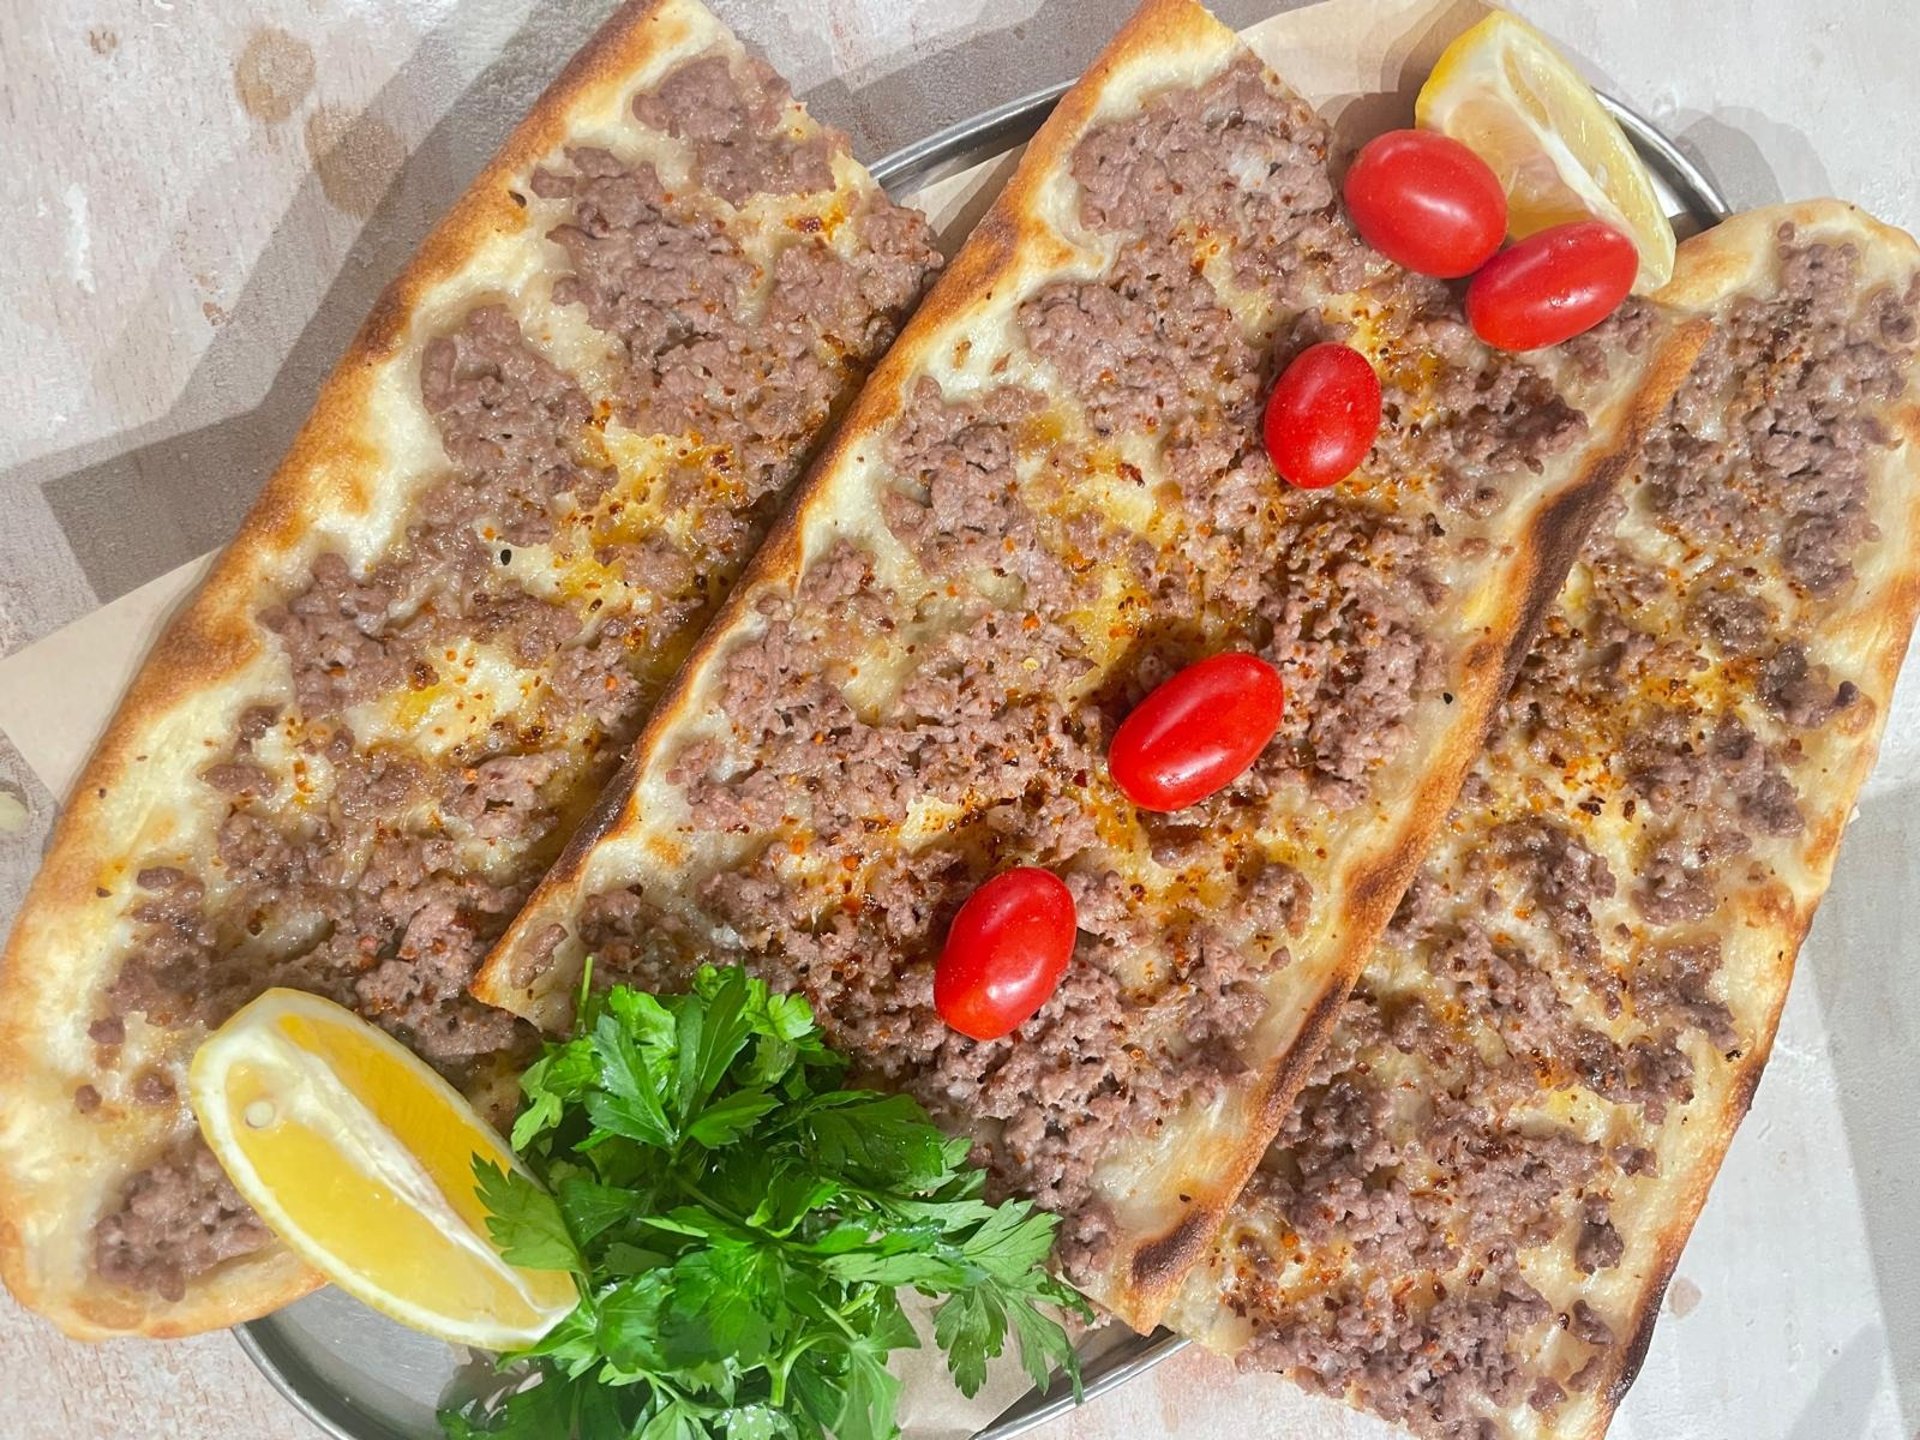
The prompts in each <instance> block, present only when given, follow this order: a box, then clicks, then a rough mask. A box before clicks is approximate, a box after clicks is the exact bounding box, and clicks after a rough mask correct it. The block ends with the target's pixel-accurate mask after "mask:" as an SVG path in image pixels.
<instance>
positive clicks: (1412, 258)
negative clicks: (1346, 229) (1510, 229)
mask: <svg viewBox="0 0 1920 1440" xmlns="http://www.w3.org/2000/svg"><path fill="white" fill-rule="evenodd" d="M1344 193H1345V196H1346V201H1347V213H1348V214H1349V215H1351V216H1352V217H1353V225H1354V228H1355V229H1356V230H1358V231H1359V232H1360V236H1361V238H1362V239H1364V240H1365V241H1366V242H1367V243H1368V244H1369V245H1371V246H1373V248H1374V249H1376V250H1378V251H1379V252H1380V253H1381V254H1382V255H1384V256H1386V257H1387V258H1388V259H1389V260H1392V261H1395V262H1396V263H1398V264H1401V265H1404V266H1406V267H1407V268H1408V269H1409V270H1417V271H1419V272H1420V273H1421V274H1422V275H1437V276H1439V277H1440V278H1441V279H1443V280H1451V279H1453V278H1454V277H1455V276H1459V275H1471V274H1472V273H1473V272H1474V271H1476V270H1478V269H1479V268H1480V267H1481V266H1482V265H1484V264H1486V262H1487V258H1488V257H1489V256H1490V255H1492V254H1493V252H1494V251H1496V250H1498V249H1499V248H1500V242H1501V241H1502V240H1503V239H1505V238H1506V234H1507V196H1506V192H1505V191H1503V190H1502V189H1501V188H1500V177H1499V176H1497V175H1495V174H1494V173H1493V170H1492V169H1491V167H1489V166H1488V164H1487V162H1486V161H1484V160H1482V159H1481V158H1480V157H1479V156H1478V155H1476V154H1474V153H1473V151H1471V150H1469V149H1468V148H1467V147H1466V146H1465V145H1462V144H1461V143H1460V142H1459V141H1458V140H1455V139H1454V138H1452V137H1451V136H1449V135H1439V134H1435V133H1434V132H1433V131H1431V130H1389V131H1388V132H1387V133H1386V134H1384V135H1376V136H1374V138H1373V139H1371V140H1369V141H1368V142H1367V143H1366V145H1365V146H1363V147H1362V148H1361V151H1360V153H1359V154H1358V155H1356V156H1355V157H1354V160H1353V164H1352V166H1351V167H1349V169H1348V170H1347V182H1346V186H1345V190H1344Z"/></svg>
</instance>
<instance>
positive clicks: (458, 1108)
mask: <svg viewBox="0 0 1920 1440" xmlns="http://www.w3.org/2000/svg"><path fill="white" fill-rule="evenodd" d="M187 1088H188V1095H189V1098H190V1099H191V1101H192V1104H193V1109H194V1113H195V1114H196V1115H197V1116H198V1117H199V1120H200V1129H201V1132H202V1133H203V1134H204V1135H205V1136H206V1137H207V1144H208V1145H210V1146H211V1147H212V1148H213V1153H214V1154H215V1155H216V1156H218V1157H219V1159H220V1163H221V1164H222V1165H224V1166H225V1167H226V1169H227V1173H228V1175H230V1176H231V1177H232V1178H233V1183H234V1185H235V1186H236V1187H237V1188H238V1189H239V1191H240V1193H241V1194H242V1195H244V1196H245V1197H246V1198H247V1201H248V1202H249V1203H250V1204H251V1205H252V1206H253V1207H254V1209H256V1210H258V1211H259V1212H260V1218H261V1219H263V1220H264V1221H266V1223H267V1225H268V1226H269V1227H271V1229H272V1230H273V1232H274V1233H275V1234H276V1235H278V1236H279V1237H280V1238H281V1239H282V1240H284V1241H286V1243H287V1244H288V1245H290V1246H291V1247H292V1248H293V1249H294V1250H295V1251H296V1252H298V1254H299V1255H300V1256H301V1258H303V1259H304V1260H306V1261H307V1262H308V1263H309V1264H311V1265H312V1266H313V1267H314V1268H315V1269H317V1270H319V1271H321V1272H322V1273H323V1274H325V1275H326V1276H327V1278H328V1279H329V1280H331V1281H333V1282H334V1283H335V1284H336V1285H338V1286H339V1287H340V1288H341V1289H342V1290H345V1291H346V1292H347V1293H348V1294H350V1295H352V1296H354V1297H355V1298H356V1299H358V1300H361V1301H363V1302H364V1303H366V1304H368V1305H371V1306H372V1307H373V1308H374V1309H376V1310H379V1311H381V1312H383V1313H384V1314H387V1315H390V1316H392V1317H393V1318H394V1319H395V1320H398V1321H400V1322H401V1323H402V1324H404V1325H410V1326H412V1327H413V1328H414V1329H416V1330H423V1331H425V1332H426V1333H427V1334H429V1335H436V1336H438V1337H440V1338H441V1339H443V1340H448V1341H451V1342H453V1343H454V1344H457V1345H471V1346H474V1347H476V1348H479V1349H485V1350H508V1349H513V1348H516V1347H519V1346H524V1345H529V1344H531V1343H532V1342H533V1341H535V1340H537V1339H538V1338H539V1337H540V1336H541V1335H543V1334H545V1333H546V1332H547V1331H548V1330H549V1329H551V1328H552V1326H553V1325H554V1324H555V1322H557V1321H558V1320H559V1319H560V1318H561V1317H562V1316H563V1315H565V1314H566V1313H567V1312H568V1311H569V1310H571V1309H572V1308H573V1306H574V1302H575V1300H576V1299H577V1298H578V1297H577V1295H576V1294H575V1291H574V1285H573V1280H572V1278H571V1277H570V1276H568V1275H565V1274H563V1273H561V1272H558V1271H550V1270H523V1269H520V1268H518V1267H517V1266H513V1265H509V1264H508V1263H507V1262H506V1261H505V1260H504V1259H502V1258H501V1256H500V1252H499V1251H498V1250H496V1249H495V1248H494V1245H493V1242H492V1241H491V1240H490V1239H488V1238H487V1226H486V1207H485V1205H484V1204H482V1202H481V1200H480V1196H479V1194H478V1193H477V1190H476V1187H475V1182H474V1178H473V1169H472V1166H473V1157H474V1156H475V1155H476V1154H477V1155H480V1156H483V1157H485V1158H486V1159H488V1160H491V1161H492V1162H493V1163H494V1164H496V1165H498V1166H500V1167H501V1168H502V1169H505V1168H508V1167H510V1166H513V1165H514V1164H515V1161H514V1158H513V1152H512V1151H511V1150H510V1149H509V1148H508V1146H507V1143H506V1141H504V1140H502V1139H501V1138H500V1136H499V1134H498V1133H497V1132H496V1131H495V1130H494V1129H493V1128H492V1127H491V1126H489V1125H488V1124H487V1123H486V1122H485V1121H484V1120H482V1119H481V1118H480V1117H479V1116H478V1115H476V1114H475V1113H474V1111H473V1107H472V1106H470V1105H469V1104H467V1102H466V1101H465V1100H464V1099H462V1098H461V1096H460V1094H459V1092H458V1091H456V1090H455V1089H454V1088H453V1087H452V1086H451V1085H449V1084H447V1082H446V1081H444V1080H442V1079H441V1078H440V1077H439V1076H438V1075H436V1074H434V1072H433V1071H432V1070H431V1069H429V1068H428V1067H427V1065H426V1064H425V1063H424V1062H423V1061H422V1060H420V1059H419V1057H417V1056H415V1055H414V1054H412V1053H411V1052H410V1051H408V1050H406V1049H405V1048H404V1047H402V1046H401V1045H400V1044H398V1043H397V1042H396V1041H394V1040H392V1039H391V1038H389V1037H388V1036H387V1035H386V1034H384V1033H383V1032H381V1031H380V1030H378V1029H376V1028H374V1027H373V1026H371V1025H369V1024H367V1023H366V1022H365V1021H364V1020H361V1019H360V1018H359V1017H358V1016H356V1015H354V1014H353V1013H352V1012H351V1011H348V1010H344V1009H342V1008H341V1007H340V1006H338V1005H335V1004H334V1003H333V1002H332V1001H330V1000H323V999H320V998H319V997H318V996H314V995H308V994H305V993H303V992H301V991H297V990H269V991H267V992H266V994H264V995H262V996H261V997H260V998H259V999H257V1000H255V1001H254V1002H253V1003H252V1004H250V1005H248V1006H247V1007H246V1008H245V1009H243V1010H241V1011H240V1012H239V1013H238V1014H236V1015H235V1016H234V1017H233V1018H232V1019H231V1020H229V1021H227V1023H226V1024H225V1025H222V1026H221V1027H220V1028H219V1029H218V1030H217V1031H215V1032H214V1033H213V1035H212V1036H210V1037H209V1038H208V1039H207V1041H206V1043H204V1044H203V1045H201V1047H200V1049H199V1051H198V1052H197V1053H196V1054H195V1055H194V1057H193V1064H192V1066H191V1067H190V1068H189V1070H188V1072H187Z"/></svg>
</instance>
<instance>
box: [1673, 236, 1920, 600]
mask: <svg viewBox="0 0 1920 1440" xmlns="http://www.w3.org/2000/svg"><path fill="white" fill-rule="evenodd" d="M1859 260H1860V257H1859V255H1858V254H1857V253H1856V252H1855V251H1854V250H1853V248H1852V247H1851V246H1845V245H1842V246H1835V245H1831V244H1827V243H1825V242H1822V241H1811V242H1803V241H1801V240H1800V239H1799V238H1798V236H1797V235H1796V234H1795V233H1794V230H1793V227H1792V226H1784V227H1782V230H1781V233H1780V236H1779V265H1780V285H1779V292H1778V294H1777V295H1775V296H1773V297H1771V298H1769V299H1767V300H1753V299H1746V300H1741V301H1738V302H1736V303H1735V304H1734V305H1733V306H1732V307H1731V310H1730V312H1729V313H1728V314H1727V315H1726V316H1725V317H1723V318H1722V320H1721V321H1720V323H1719V324H1718V326H1717V327H1716V330H1715V332H1714V334H1713V337H1712V338H1711V339H1710V340H1709V341H1708V343H1707V349H1706V351H1705V352H1704V353H1703V355H1702V356H1701V359H1700V361H1699V363H1698V364H1696V365H1695V367H1694V369H1693V372H1692V374H1691V375H1690V376H1689V377H1688V380H1687V382H1686V384H1685V386H1684V387H1683V388H1682V391H1681V393H1680V396H1679V397H1678V399H1677V400H1676V401H1675V404H1674V409H1673V412H1672V414H1671V416H1670V417H1669V420H1668V422H1667V423H1666V424H1665V425H1664V426H1660V427H1657V428H1656V429H1655V431H1654V433H1653V434H1652V435H1651V436H1650V437H1649V438H1648V442H1647V449H1646V455H1645V460H1644V467H1645V471H1646V475H1647V478H1648V484H1647V496H1648V500H1649V502H1650V504H1651V506H1652V509H1653V512H1654V514H1655V515H1656V516H1658V517H1659V518H1660V520H1661V521H1662V523H1664V524H1665V525H1666V526H1667V527H1668V529H1669V530H1670V531H1672V532H1673V533H1675V534H1677V535H1681V536H1684V537H1686V538H1688V539H1690V540H1691V541H1692V543H1694V544H1696V545H1706V544H1712V545H1717V546H1721V547H1724V548H1726V549H1727V550H1728V551H1729V553H1730V554H1750V555H1758V554H1767V553H1771V554H1773V555H1775V556H1777V559H1778V562H1779V563H1780V564H1781V565H1783V566H1784V567H1785V569H1786V572H1787V573H1788V574H1789V575H1790V576H1792V577H1793V579H1794V580H1795V581H1797V582H1798V583H1799V584H1800V585H1801V586H1803V587H1804V588H1805V589H1806V590H1807V591H1808V592H1809V593H1810V594H1813V595H1815V596H1823V595H1829V594H1832V593H1834V592H1835V591H1837V590H1838V589H1839V588H1840V587H1841V586H1842V585H1843V584H1845V583H1846V582H1847V581H1848V580H1849V579H1850V578H1851V577H1852V575H1853V564H1852V560H1851V558H1850V556H1851V554H1852V552H1853V551H1854V550H1855V549H1856V548H1857V547H1858V546H1859V545H1861V544H1862V543H1863V542H1865V541H1867V540H1870V539H1872V538H1874V535H1875V530H1874V527H1873V524H1872V521H1871V519H1870V517H1869V515H1868V509H1867V484H1868V475H1869V471H1870V467H1871V466H1872V465H1874V464H1875V463H1877V460H1878V457H1879V456H1880V455H1881V454H1883V453H1884V452H1885V451H1886V449H1887V447H1888V446H1890V445H1891V444H1892V443H1893V437H1892V436H1891V435H1890V434H1888V433H1887V432H1886V430H1885V429H1884V428H1883V427H1882V426H1881V425H1880V424H1879V423H1878V422H1877V421H1876V420H1874V419H1873V418H1871V409H1872V408H1873V407H1877V406H1880V405H1883V404H1885V403H1886V402H1888V401H1891V400H1893V399H1894V398H1896V397H1897V396H1898V395H1899V394H1900V393H1901V390H1902V388H1903V379H1902V376H1903V374H1904V371H1905V368H1906V366H1907V365H1908V363H1909V362H1910V359H1911V356H1912V353H1913V348H1914V337H1913V333H1912V329H1911V325H1910V324H1906V325H1903V324H1902V323H1900V320H1899V319H1897V318H1896V320H1895V322H1894V324H1893V326H1892V328H1891V329H1889V328H1888V327H1887V325H1885V324H1884V323H1882V322H1881V320H1880V319H1879V318H1878V317H1880V316H1883V315H1893V316H1895V317H1902V316H1904V317H1905V318H1906V319H1907V320H1908V321H1910V320H1911V314H1912V311H1913V308H1914V305H1915V303H1916V301H1917V300H1920V294H1915V295H1908V296H1904V297H1903V296H1896V295H1893V294H1891V293H1890V292H1885V291H1881V292H1877V293H1875V294H1871V295H1867V296H1865V297H1864V298H1863V297H1862V294H1861V288H1862V287H1861V285H1860V281H1859V274H1858V272H1859ZM1863 312H1864V315H1865V316H1866V317H1868V318H1866V319H1864V320H1863V318H1862V316H1863Z"/></svg>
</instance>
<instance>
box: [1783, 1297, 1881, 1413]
mask: <svg viewBox="0 0 1920 1440" xmlns="http://www.w3.org/2000/svg"><path fill="white" fill-rule="evenodd" d="M1885 1345H1886V1336H1885V1335H1883V1334H1881V1332H1880V1327H1879V1326H1878V1325H1867V1326H1863V1327H1862V1328H1861V1329H1860V1330H1859V1331H1858V1332H1857V1333H1856V1334H1855V1335H1854V1337H1853V1338H1852V1339H1851V1340H1849V1341H1847V1343H1846V1344H1845V1345H1844V1346H1842V1347H1841V1350H1840V1353H1839V1354H1838V1355H1836V1356H1835V1357H1834V1359H1833V1363H1832V1364H1831V1365H1829V1366H1828V1367H1827V1370H1826V1373H1825V1374H1824V1375H1822V1376H1821V1377H1820V1383H1819V1385H1817V1386H1815V1387H1814V1392H1813V1394H1811V1395H1809V1396H1808V1397H1807V1403H1806V1405H1805V1406H1803V1407H1802V1408H1801V1411H1800V1416H1799V1418H1798V1419H1797V1420H1795V1421H1794V1424H1793V1428H1792V1429H1791V1430H1789V1431H1787V1433H1786V1437H1785V1440H1859V1437H1860V1436H1863V1435H1865V1434H1866V1433H1867V1422H1868V1418H1869V1412H1870V1411H1871V1410H1872V1408H1873V1395H1874V1387H1875V1386H1876V1385H1878V1384H1879V1383H1880V1357H1881V1355H1882V1354H1883V1353H1884V1347H1885Z"/></svg>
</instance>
